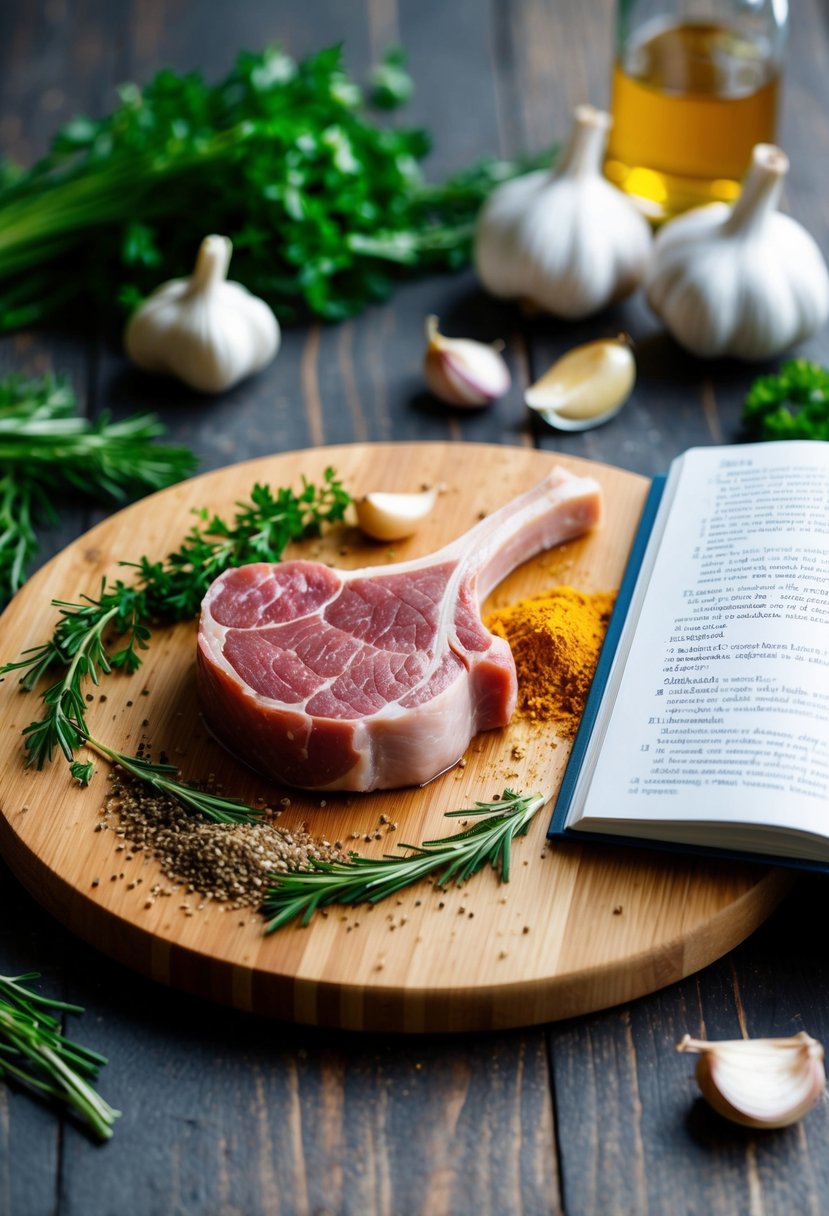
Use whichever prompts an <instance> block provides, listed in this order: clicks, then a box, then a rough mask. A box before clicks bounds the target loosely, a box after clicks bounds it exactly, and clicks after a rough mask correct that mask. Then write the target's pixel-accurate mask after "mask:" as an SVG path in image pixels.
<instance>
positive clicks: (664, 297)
mask: <svg viewBox="0 0 829 1216" xmlns="http://www.w3.org/2000/svg"><path fill="white" fill-rule="evenodd" d="M788 168H789V161H788V158H787V157H786V155H785V153H783V152H782V151H781V150H780V149H779V148H776V147H775V146H774V145H773V144H758V145H757V146H756V147H755V149H754V152H753V155H752V163H751V168H750V169H749V172H748V174H747V176H746V178H745V180H744V182H743V187H742V193H741V194H740V197H739V199H738V200H737V202H736V203H735V204H734V207H733V208H731V207H729V206H728V204H727V203H712V204H710V205H709V206H707V207H699V208H697V209H696V210H694V211H688V212H686V213H685V215H681V216H678V217H677V219H675V220H671V221H670V222H669V223H667V224H666V225H665V227H664V228H663V229H662V230H661V232H660V233H659V234H658V236H657V238H656V242H655V245H654V256H653V262H652V265H651V269H650V272H649V274H648V278H647V282H646V284H645V291H646V295H647V299H648V303H649V304H650V306H651V308H652V309H653V310H654V312H655V313H656V314H657V315H658V316H659V317H660V318H661V319H662V321H664V323H665V325H666V326H667V327H668V329H669V330H670V332H671V333H672V334H673V336H674V337H675V338H676V340H677V342H679V343H680V345H682V346H684V347H686V349H688V350H690V351H691V352H692V353H693V354H695V355H702V356H705V357H714V356H717V355H734V356H736V357H737V358H740V359H766V358H770V357H772V356H773V355H777V354H780V352H781V351H784V350H786V349H787V348H788V347H790V346H794V345H795V344H796V343H797V342H802V341H803V340H804V339H805V338H808V337H809V336H810V335H811V334H813V333H815V332H816V331H817V330H818V329H819V328H820V327H821V326H822V325H823V324H824V322H825V321H826V318H827V316H829V273H827V269H826V263H825V262H824V260H823V255H822V254H821V252H820V249H819V248H818V246H817V244H816V243H815V241H814V240H813V239H812V237H811V236H810V235H809V233H808V232H807V231H806V230H805V228H803V227H802V226H801V225H800V224H798V223H797V222H796V220H793V219H792V218H791V217H790V216H788V215H781V214H780V213H779V212H778V211H777V210H776V207H777V203H778V200H779V198H780V193H781V191H782V188H783V179H784V178H785V175H786V173H787V172H788Z"/></svg>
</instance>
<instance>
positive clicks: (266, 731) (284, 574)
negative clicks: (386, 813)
mask: <svg viewBox="0 0 829 1216" xmlns="http://www.w3.org/2000/svg"><path fill="white" fill-rule="evenodd" d="M600 514H601V495H600V490H599V487H598V485H597V484H596V482H595V481H593V480H591V479H589V478H586V477H574V476H573V475H572V474H570V473H567V472H565V471H564V470H563V469H554V470H553V471H552V473H550V475H549V476H548V477H546V478H545V479H544V481H542V482H541V483H540V484H539V485H537V486H535V487H534V488H533V489H531V490H529V491H527V492H526V493H525V494H522V495H520V496H519V497H517V498H515V499H513V500H512V501H511V502H509V503H507V504H506V506H504V507H501V509H500V510H499V511H496V512H495V513H494V514H492V515H490V516H487V517H486V518H485V519H483V520H482V521H481V522H480V523H479V524H477V525H476V526H475V527H474V528H472V529H471V530H470V531H469V532H467V533H466V534H465V535H463V536H461V537H459V538H458V539H457V540H455V541H453V542H452V543H451V544H450V545H447V546H446V547H445V548H444V549H440V550H439V551H438V552H437V553H432V554H430V555H429V556H427V557H421V558H417V559H416V560H414V561H409V562H402V563H400V564H399V565H397V566H393V567H391V568H388V567H383V568H382V569H376V568H369V569H363V570H332V569H330V568H329V567H328V566H325V565H323V564H322V563H320V562H311V561H291V562H283V563H280V564H277V565H268V564H266V563H256V564H254V565H250V566H242V567H240V568H239V569H236V570H228V571H227V572H226V573H224V574H222V575H221V576H220V577H219V578H217V579H216V581H215V582H214V583H213V585H212V586H211V588H210V590H209V591H208V592H207V595H206V596H205V598H204V601H203V603H202V610H201V620H200V624H199V645H198V677H199V689H200V693H201V698H202V705H203V708H204V714H205V717H206V719H207V722H208V724H209V726H210V728H211V729H212V731H213V732H214V733H215V735H216V736H217V738H218V739H219V740H221V742H222V743H224V744H225V746H227V747H228V748H229V749H230V750H231V751H232V752H235V753H236V755H237V756H239V757H240V758H241V759H243V760H245V761H247V763H249V764H250V765H252V766H253V768H255V769H258V770H259V771H260V772H262V773H265V774H267V776H269V777H272V778H274V779H275V780H276V781H278V782H283V783H286V784H288V785H295V786H301V787H304V788H308V789H317V790H373V789H391V788H395V787H397V786H402V785H419V784H422V783H423V782H425V781H429V780H430V779H431V778H432V777H435V776H437V774H438V773H441V772H443V770H444V769H446V768H449V767H450V766H451V765H453V764H455V763H456V761H457V760H458V759H460V757H461V756H462V755H463V753H464V751H465V750H466V748H467V746H468V744H469V741H470V739H471V738H472V737H473V735H475V734H476V733H477V732H478V731H480V730H488V729H490V728H492V727H497V726H505V725H506V723H507V722H508V721H509V719H510V716H511V714H512V711H513V709H514V708H515V699H516V692H517V685H516V678H515V664H514V662H513V659H512V655H511V653H510V650H509V646H508V644H507V642H506V641H504V640H503V639H502V638H496V637H494V636H493V635H492V634H491V633H490V632H489V631H488V630H487V629H485V628H484V626H483V624H482V622H481V619H480V604H481V603H482V602H483V600H484V599H485V598H486V596H487V595H488V594H489V592H490V591H491V590H492V588H493V587H494V586H496V584H498V583H499V582H500V581H501V579H503V578H505V577H506V575H507V574H509V573H510V571H511V570H514V569H515V567H516V566H518V565H519V564H520V563H521V562H523V561H525V560H526V559H527V558H530V557H532V556H533V555H534V554H536V553H539V552H541V550H543V549H548V548H549V547H550V546H551V545H555V544H559V543H560V542H561V541H565V540H569V539H571V538H572V537H575V536H579V535H581V533H583V532H585V531H586V530H587V529H588V528H590V527H592V526H593V525H594V524H595V523H597V522H598V519H599V516H600Z"/></svg>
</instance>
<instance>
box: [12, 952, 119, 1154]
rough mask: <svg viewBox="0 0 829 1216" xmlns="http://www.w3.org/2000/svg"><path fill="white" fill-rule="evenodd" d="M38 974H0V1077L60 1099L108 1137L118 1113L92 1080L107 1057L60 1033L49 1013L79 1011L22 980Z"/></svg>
mask: <svg viewBox="0 0 829 1216" xmlns="http://www.w3.org/2000/svg"><path fill="white" fill-rule="evenodd" d="M38 978H39V976H38V973H37V972H30V973H29V974H27V975H18V976H0V1077H4V1076H5V1077H9V1078H11V1079H13V1080H15V1081H17V1082H18V1083H20V1084H21V1085H24V1086H25V1087H26V1088H28V1089H30V1090H32V1091H33V1092H35V1093H37V1094H40V1095H41V1096H43V1097H47V1098H54V1099H57V1100H59V1101H61V1102H64V1103H65V1104H66V1105H67V1106H69V1107H70V1108H71V1109H73V1110H75V1111H76V1112H77V1113H78V1114H79V1115H80V1116H81V1118H82V1119H84V1120H85V1121H86V1122H87V1123H88V1124H89V1126H90V1128H91V1129H92V1131H93V1132H94V1134H95V1135H96V1136H98V1137H99V1138H100V1139H102V1140H108V1139H109V1138H110V1137H111V1135H112V1131H113V1126H114V1123H115V1120H116V1119H117V1118H118V1116H119V1114H120V1112H119V1111H117V1110H114V1109H113V1108H112V1107H111V1106H110V1105H109V1104H108V1103H107V1102H105V1101H104V1099H103V1098H102V1097H101V1096H100V1095H99V1094H98V1093H97V1092H96V1091H95V1089H94V1088H93V1086H92V1084H91V1082H92V1081H94V1080H95V1078H96V1077H97V1074H98V1069H99V1068H100V1067H101V1065H103V1064H106V1059H105V1057H104V1056H102V1055H99V1054H98V1052H96V1051H92V1050H91V1049H90V1048H88V1047H82V1046H81V1045H80V1044H79V1043H75V1042H73V1041H72V1040H71V1039H69V1038H67V1037H66V1036H65V1035H64V1034H63V1032H62V1030H61V1026H60V1022H59V1021H58V1019H57V1018H56V1017H55V1016H54V1013H55V1012H61V1013H83V1009H82V1008H81V1007H80V1006H79V1005H69V1004H67V1003H66V1002H64V1001H58V1000H52V999H50V998H48V997H44V996H42V995H41V994H39V993H37V992H35V991H33V990H32V989H31V988H29V987H27V986H26V983H25V981H28V980H33V979H38Z"/></svg>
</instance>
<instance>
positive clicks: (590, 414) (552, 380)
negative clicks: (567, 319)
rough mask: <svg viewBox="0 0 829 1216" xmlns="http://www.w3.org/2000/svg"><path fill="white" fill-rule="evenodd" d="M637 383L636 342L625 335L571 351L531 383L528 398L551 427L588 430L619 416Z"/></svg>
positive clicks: (527, 400)
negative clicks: (634, 343)
mask: <svg viewBox="0 0 829 1216" xmlns="http://www.w3.org/2000/svg"><path fill="white" fill-rule="evenodd" d="M635 383H636V360H635V358H634V355H633V348H632V344H631V341H630V339H629V338H628V337H627V336H626V335H624V334H621V335H620V336H619V337H618V338H608V339H600V340H598V341H595V342H585V343H584V344H583V345H582V346H575V347H573V349H572V350H569V351H567V353H566V354H564V355H562V356H561V358H560V359H557V360H556V361H555V363H554V364H553V365H552V367H550V368H549V369H548V370H547V371H546V372H545V373H544V375H543V376H541V377H540V379H538V380H536V382H535V383H534V384H531V385H530V386H529V388H528V389H527V390H526V391H525V393H524V401H525V402H526V404H527V405H528V406H529V407H530V409H532V410H536V411H537V412H538V413H539V414H540V415H541V417H542V418H543V419H544V421H545V422H547V423H549V425H550V426H554V427H557V428H558V429H559V430H562V431H585V430H588V429H589V428H590V427H594V426H601V424H602V423H603V422H608V421H609V420H610V419H611V418H613V417H614V416H615V415H616V414H618V412H619V410H620V409H621V408H622V406H623V405H624V404H625V402H626V401H627V399H628V397H629V396H630V394H631V392H632V391H633V386H634V384H635Z"/></svg>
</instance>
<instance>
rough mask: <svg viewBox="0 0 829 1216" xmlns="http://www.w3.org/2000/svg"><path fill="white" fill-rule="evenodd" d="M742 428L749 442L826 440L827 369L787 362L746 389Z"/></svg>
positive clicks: (803, 362)
mask: <svg viewBox="0 0 829 1216" xmlns="http://www.w3.org/2000/svg"><path fill="white" fill-rule="evenodd" d="M743 424H744V426H745V428H746V430H747V432H748V434H749V437H750V438H752V439H829V368H826V367H822V366H821V365H820V364H819V363H810V362H809V361H808V360H806V359H790V360H789V361H788V362H787V363H784V364H783V365H782V366H781V368H780V370H779V371H777V372H773V373H772V374H770V375H768V376H760V377H759V378H758V379H757V380H755V381H754V383H753V384H752V386H751V388H750V389H749V392H748V395H747V397H746V399H745V404H744V406H743Z"/></svg>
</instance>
